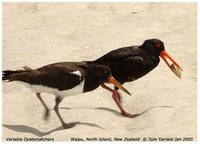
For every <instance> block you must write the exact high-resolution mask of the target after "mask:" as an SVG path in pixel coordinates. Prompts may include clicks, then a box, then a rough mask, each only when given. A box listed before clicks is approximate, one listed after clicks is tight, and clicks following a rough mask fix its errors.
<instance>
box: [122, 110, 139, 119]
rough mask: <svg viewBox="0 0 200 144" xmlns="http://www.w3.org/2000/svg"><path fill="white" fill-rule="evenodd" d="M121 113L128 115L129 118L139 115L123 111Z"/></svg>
mask: <svg viewBox="0 0 200 144" xmlns="http://www.w3.org/2000/svg"><path fill="white" fill-rule="evenodd" d="M121 114H122V115H123V116H125V117H129V118H135V117H137V116H139V115H140V114H130V113H127V112H125V111H122V112H121Z"/></svg>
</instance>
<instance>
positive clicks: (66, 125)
mask: <svg viewBox="0 0 200 144" xmlns="http://www.w3.org/2000/svg"><path fill="white" fill-rule="evenodd" d="M61 101H62V98H60V97H56V104H55V106H54V110H55V112H56V114H57V116H58V118H59V119H60V122H61V123H62V125H63V127H64V128H65V129H68V128H72V127H74V126H75V125H76V124H77V122H76V123H65V122H64V120H63V119H62V117H61V115H60V113H59V110H58V105H59V104H60V102H61Z"/></svg>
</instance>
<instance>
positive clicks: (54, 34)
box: [2, 3, 197, 141]
mask: <svg viewBox="0 0 200 144" xmlns="http://www.w3.org/2000/svg"><path fill="white" fill-rule="evenodd" d="M196 9H197V8H196V4H195V3H173V4H172V3H171V4H170V3H123V4H122V3H102V4H98V3H93V4H88V3H85V4H81V3H77V4H73V3H60V4H58V3H46V4H42V3H30V4H20V3H13V4H12V3H10V4H8V3H4V4H3V69H4V70H6V69H13V70H15V69H20V68H21V67H22V66H24V65H28V66H30V67H32V68H37V67H40V66H43V65H46V64H49V63H54V62H59V61H82V60H94V59H96V58H97V57H100V56H102V55H103V54H105V53H107V52H109V51H111V50H113V49H116V48H119V47H123V46H130V45H140V44H141V43H142V42H143V41H144V40H145V39H150V38H158V39H161V40H162V41H164V42H165V47H166V50H167V51H168V53H170V54H171V56H172V57H173V58H174V59H175V60H176V61H177V62H178V63H179V64H180V65H181V66H182V67H183V69H184V72H183V77H182V79H181V80H180V79H178V78H177V77H176V76H175V75H174V74H173V73H171V71H170V70H169V69H168V67H167V66H166V64H165V63H164V62H163V61H162V60H161V62H160V64H159V66H158V67H157V68H156V69H154V70H153V71H152V72H151V73H149V74H148V75H146V76H144V77H143V78H141V79H139V80H137V81H135V82H131V83H126V84H125V85H124V86H125V87H126V88H127V89H128V90H129V91H130V92H131V93H132V95H133V96H132V97H129V96H127V95H126V94H124V93H123V106H124V108H125V109H126V110H127V111H129V112H131V113H135V114H136V113H141V112H143V111H145V110H148V111H147V112H146V113H144V114H143V115H140V116H139V117H136V118H133V119H131V118H126V117H123V116H121V115H120V113H119V110H118V108H117V106H116V105H115V103H114V101H113V99H112V97H111V94H110V93H109V92H107V91H105V90H104V89H102V88H98V89H96V90H95V91H92V92H89V93H85V94H80V95H76V96H71V97H67V98H65V99H64V100H63V102H62V103H61V105H60V107H61V108H60V112H61V114H62V116H63V118H64V119H65V121H66V122H75V121H78V122H81V123H80V124H79V125H77V126H76V127H74V128H72V129H66V130H65V129H62V128H61V127H60V126H61V124H60V122H59V120H58V118H57V117H56V115H55V112H54V111H51V116H50V119H49V120H48V121H44V120H43V117H42V116H43V112H44V111H43V110H44V109H43V107H42V105H41V104H40V102H39V100H38V99H37V98H36V96H35V94H34V93H32V92H31V91H30V90H29V89H27V88H25V87H24V86H23V85H20V84H18V83H14V82H13V83H7V82H4V83H3V106H2V107H3V126H2V129H3V141H5V140H6V138H12V137H19V138H22V139H23V138H25V137H28V138H35V137H43V138H54V140H55V141H70V140H71V138H83V139H86V138H87V137H89V138H99V137H104V138H115V137H116V138H124V137H128V138H132V137H133V138H141V139H142V138H143V137H152V138H158V137H162V138H165V137H167V138H170V137H180V138H183V137H189V138H190V137H192V138H193V140H196V136H197V129H196V128H197V119H196V118H197V110H196V107H197V103H196V100H197V97H196V95H197V92H196V90H197V89H196V86H197V73H196V72H197V59H196V57H197V54H196V47H197V35H196V33H197V28H196V27H197V26H196V24H197V21H196V19H197V18H196V15H197V12H196ZM42 96H43V98H44V100H45V101H46V102H47V103H48V105H49V107H51V108H53V106H54V96H53V95H49V94H43V95H42ZM162 106H169V107H162ZM152 107H154V108H153V109H150V108H152Z"/></svg>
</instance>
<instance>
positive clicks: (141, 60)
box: [88, 39, 183, 117]
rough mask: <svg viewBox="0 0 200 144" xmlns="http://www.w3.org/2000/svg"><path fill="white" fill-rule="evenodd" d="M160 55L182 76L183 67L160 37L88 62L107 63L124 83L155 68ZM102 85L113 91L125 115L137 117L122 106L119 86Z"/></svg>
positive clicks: (175, 72) (116, 76)
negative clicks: (113, 87)
mask: <svg viewBox="0 0 200 144" xmlns="http://www.w3.org/2000/svg"><path fill="white" fill-rule="evenodd" d="M159 56H160V57H161V58H162V59H163V60H164V61H165V62H166V64H167V66H168V67H169V68H170V69H171V70H172V72H174V74H176V76H178V77H179V78H180V77H181V73H180V70H181V71H183V70H182V68H181V67H180V66H179V65H178V64H177V63H176V62H175V61H174V60H173V59H172V58H171V57H170V56H169V54H168V53H167V52H166V51H165V47H164V43H163V42H162V41H161V40H159V39H149V40H145V41H144V43H143V44H142V45H140V46H129V47H123V48H119V49H116V50H113V51H111V52H109V53H107V54H105V55H104V56H102V57H100V58H98V59H97V60H95V61H90V62H88V63H93V64H102V65H107V66H108V67H110V69H111V73H112V75H113V76H114V77H115V78H116V80H118V81H119V82H120V83H121V84H124V83H126V82H131V81H134V80H137V79H138V78H141V77H143V76H144V75H146V74H147V73H149V72H150V71H151V70H153V69H154V68H155V67H156V66H157V65H158V64H159V62H160V58H159ZM167 58H168V59H169V60H171V61H172V62H173V64H172V65H170V64H169V62H168V61H167ZM102 87H104V88H106V89H108V90H109V91H111V92H112V93H113V98H114V100H115V102H116V104H117V105H118V107H119V109H120V110H121V113H122V114H123V115H124V116H127V117H135V115H131V114H129V113H127V112H126V111H125V110H124V109H123V108H122V107H121V104H120V94H119V93H118V91H117V90H118V88H116V87H115V90H112V89H111V88H109V87H107V86H106V85H104V84H102Z"/></svg>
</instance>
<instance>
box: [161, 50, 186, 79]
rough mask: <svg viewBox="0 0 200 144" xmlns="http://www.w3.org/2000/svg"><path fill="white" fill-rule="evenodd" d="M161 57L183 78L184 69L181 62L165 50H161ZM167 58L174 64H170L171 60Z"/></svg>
mask: <svg viewBox="0 0 200 144" xmlns="http://www.w3.org/2000/svg"><path fill="white" fill-rule="evenodd" d="M160 57H161V58H162V59H163V60H164V61H165V63H166V64H167V66H168V67H169V68H170V69H171V70H172V72H173V73H174V74H175V75H176V76H178V77H179V78H181V72H180V70H181V71H183V69H182V68H181V67H180V66H179V64H178V63H177V62H176V61H175V60H174V59H173V58H172V57H171V56H170V55H169V54H168V53H167V52H166V51H165V50H163V51H161V52H160ZM167 58H168V59H169V60H171V61H172V63H173V64H171V65H170V64H169V62H168V61H167Z"/></svg>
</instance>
